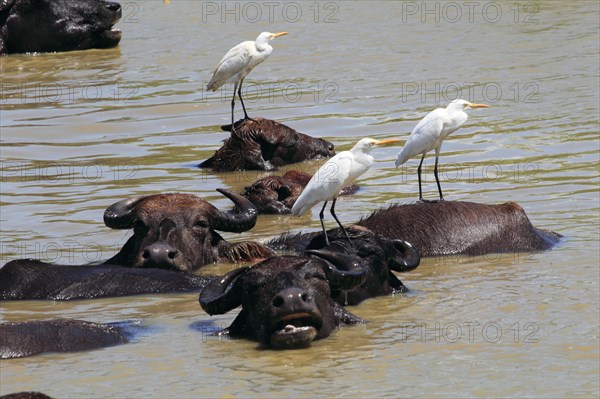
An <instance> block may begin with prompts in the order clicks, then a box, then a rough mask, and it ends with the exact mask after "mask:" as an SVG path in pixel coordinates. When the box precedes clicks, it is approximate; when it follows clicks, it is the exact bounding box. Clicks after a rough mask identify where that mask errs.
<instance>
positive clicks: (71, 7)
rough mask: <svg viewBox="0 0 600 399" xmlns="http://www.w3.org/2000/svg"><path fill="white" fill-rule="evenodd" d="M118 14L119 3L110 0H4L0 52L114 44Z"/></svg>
mask: <svg viewBox="0 0 600 399" xmlns="http://www.w3.org/2000/svg"><path fill="white" fill-rule="evenodd" d="M120 18H121V5H120V4H119V3H115V2H109V1H98V0H3V1H1V2H0V54H9V53H29V52H52V51H70V50H84V49H89V48H109V47H114V46H116V45H117V44H118V43H119V41H120V40H121V31H120V30H118V29H112V26H113V25H114V24H115V23H116V22H117V21H118V20H119V19H120Z"/></svg>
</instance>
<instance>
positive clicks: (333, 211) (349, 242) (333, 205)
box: [331, 198, 353, 247]
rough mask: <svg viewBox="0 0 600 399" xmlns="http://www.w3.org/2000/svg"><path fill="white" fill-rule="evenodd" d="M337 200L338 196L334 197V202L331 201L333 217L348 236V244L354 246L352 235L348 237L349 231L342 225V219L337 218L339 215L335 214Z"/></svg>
mask: <svg viewBox="0 0 600 399" xmlns="http://www.w3.org/2000/svg"><path fill="white" fill-rule="evenodd" d="M336 201H337V198H334V199H333V202H332V203H331V216H333V218H334V219H335V221H336V222H337V224H338V225H339V226H340V228H341V229H342V231H343V232H344V235H345V236H346V240H348V244H350V246H351V247H353V245H352V242H351V241H350V237H348V232H347V231H346V229H345V228H344V226H342V224H341V223H340V220H339V219H338V218H337V216H336V214H335V202H336Z"/></svg>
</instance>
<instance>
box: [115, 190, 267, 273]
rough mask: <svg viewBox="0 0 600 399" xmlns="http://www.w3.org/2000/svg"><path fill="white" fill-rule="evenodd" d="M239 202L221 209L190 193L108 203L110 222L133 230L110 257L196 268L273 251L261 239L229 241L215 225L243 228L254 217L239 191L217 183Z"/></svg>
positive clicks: (144, 264) (224, 228)
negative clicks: (260, 242)
mask: <svg viewBox="0 0 600 399" xmlns="http://www.w3.org/2000/svg"><path fill="white" fill-rule="evenodd" d="M218 191H220V192H221V193H222V194H224V195H226V196H227V197H229V199H231V200H232V201H233V202H234V204H235V205H236V209H237V211H236V212H229V213H225V212H221V211H219V210H218V209H217V208H215V207H214V206H213V205H211V204H210V203H208V202H206V201H205V200H203V199H202V198H200V197H197V196H194V195H190V194H157V195H150V196H145V197H144V196H142V197H132V198H130V199H126V200H123V201H119V202H118V203H116V204H114V205H112V206H111V207H109V208H108V209H107V210H106V212H105V214H104V221H105V223H106V225H107V226H109V227H112V228H117V229H132V228H133V236H132V237H131V238H130V239H129V240H128V241H127V243H126V244H125V245H124V246H123V248H122V249H121V250H120V251H119V253H118V254H116V255H115V256H114V257H112V258H111V259H109V260H108V261H106V263H107V264H116V265H123V266H133V267H157V268H167V269H177V270H181V271H193V270H196V269H198V268H200V267H201V266H203V265H206V264H209V263H214V262H238V261H255V260H258V259H264V258H266V257H268V256H271V255H273V252H272V251H271V250H270V249H269V248H267V247H265V246H264V245H262V244H259V243H257V242H250V241H246V242H240V243H229V242H227V241H225V240H224V239H223V237H221V235H219V234H218V233H217V232H216V230H221V231H231V232H243V231H247V230H249V229H251V228H252V227H253V226H254V224H255V223H256V217H257V212H256V208H255V207H254V206H253V205H252V203H250V202H249V201H248V200H246V199H245V198H244V197H242V196H240V195H239V194H235V193H232V192H229V191H227V190H221V189H219V190H218Z"/></svg>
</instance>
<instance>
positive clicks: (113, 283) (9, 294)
mask: <svg viewBox="0 0 600 399" xmlns="http://www.w3.org/2000/svg"><path fill="white" fill-rule="evenodd" d="M213 278H214V277H213V276H197V275H195V274H192V273H184V272H175V271H171V270H163V269H137V268H130V267H122V266H115V265H85V266H82V265H79V266H65V265H55V264H50V263H45V262H41V261H39V260H35V259H19V260H13V261H10V262H8V263H7V264H5V265H4V266H2V268H0V300H23V299H50V300H57V301H68V300H73V299H92V298H104V297H118V296H128V295H139V294H153V293H172V292H192V291H200V289H202V288H204V287H205V286H206V285H207V284H208V283H209V282H210V281H211V280H212V279H213Z"/></svg>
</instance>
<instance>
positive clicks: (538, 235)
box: [356, 201, 562, 256]
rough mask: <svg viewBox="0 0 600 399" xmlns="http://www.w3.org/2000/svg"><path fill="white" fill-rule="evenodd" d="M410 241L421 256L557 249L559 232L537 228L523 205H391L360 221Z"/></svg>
mask: <svg viewBox="0 0 600 399" xmlns="http://www.w3.org/2000/svg"><path fill="white" fill-rule="evenodd" d="M356 224H357V225H359V226H363V227H367V228H368V229H370V230H372V231H374V232H376V233H379V234H381V235H384V236H386V237H389V238H401V239H403V240H407V241H409V242H410V243H412V244H413V245H414V246H415V247H416V248H417V249H418V250H419V252H420V254H421V256H439V255H455V254H466V255H484V254H489V253H506V252H532V251H542V250H547V249H550V248H552V247H553V246H555V245H556V244H557V243H558V242H559V241H560V238H561V237H562V236H561V235H560V234H558V233H555V232H552V231H546V230H542V229H538V228H536V227H534V226H533V225H532V224H531V222H530V221H529V218H528V217H527V215H526V214H525V211H524V210H523V208H521V206H519V205H518V204H516V203H514V202H507V203H504V204H499V205H487V204H477V203H474V202H460V201H437V202H417V203H414V204H406V205H392V206H390V207H388V208H384V209H380V210H377V211H375V212H373V213H372V214H371V215H369V216H367V217H366V218H363V219H361V220H360V221H358V222H357V223H356Z"/></svg>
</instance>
